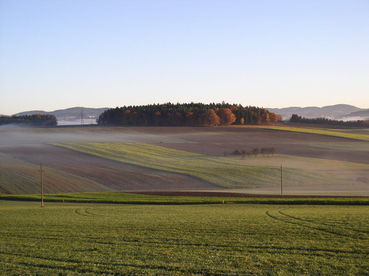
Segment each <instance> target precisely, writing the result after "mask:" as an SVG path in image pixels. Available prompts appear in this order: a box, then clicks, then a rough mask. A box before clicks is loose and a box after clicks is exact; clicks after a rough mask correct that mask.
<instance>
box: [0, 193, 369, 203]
mask: <svg viewBox="0 0 369 276" xmlns="http://www.w3.org/2000/svg"><path fill="white" fill-rule="evenodd" d="M143 193H149V192H142V193H141V194H139V193H63V194H47V195H45V202H68V203H106V204H152V205H192V204H288V205H301V204H306V205H369V197H344V196H335V197H333V196H332V197H327V196H321V197H320V196H279V197H278V196H267V195H251V194H243V195H242V196H241V194H234V195H233V196H231V194H230V193H229V194H228V193H227V196H222V193H214V195H211V192H209V193H205V195H202V193H200V192H199V194H198V195H194V194H193V193H192V195H180V193H179V192H177V195H158V193H159V192H156V194H151V195H150V194H143ZM164 194H165V193H164ZM184 194H185V193H184ZM0 200H12V201H39V200H40V196H39V195H0Z"/></svg>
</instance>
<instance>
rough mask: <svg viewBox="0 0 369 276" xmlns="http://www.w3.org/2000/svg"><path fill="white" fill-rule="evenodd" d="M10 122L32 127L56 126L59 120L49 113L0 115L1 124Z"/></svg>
mask: <svg viewBox="0 0 369 276" xmlns="http://www.w3.org/2000/svg"><path fill="white" fill-rule="evenodd" d="M10 124H12V125H19V126H30V127H55V126H56V125H57V120H56V117H55V116H54V115H49V114H33V115H22V116H0V125H10Z"/></svg>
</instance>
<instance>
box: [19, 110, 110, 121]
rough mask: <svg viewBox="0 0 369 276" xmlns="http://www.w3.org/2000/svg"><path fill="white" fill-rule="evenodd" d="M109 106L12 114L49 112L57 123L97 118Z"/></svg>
mask: <svg viewBox="0 0 369 276" xmlns="http://www.w3.org/2000/svg"><path fill="white" fill-rule="evenodd" d="M107 109H109V108H107V107H102V108H90V107H71V108H66V109H58V110H54V111H43V110H31V111H25V112H20V113H17V114H14V115H15V116H21V115H33V114H50V115H54V116H55V117H56V119H57V120H58V123H59V122H61V121H68V122H73V121H77V120H79V121H80V120H81V118H83V119H90V120H94V119H97V118H99V116H100V114H101V113H103V112H104V111H105V110H107Z"/></svg>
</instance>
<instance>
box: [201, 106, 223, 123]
mask: <svg viewBox="0 0 369 276" xmlns="http://www.w3.org/2000/svg"><path fill="white" fill-rule="evenodd" d="M202 121H203V122H202V123H203V125H206V126H219V125H220V118H219V116H218V115H217V113H216V112H215V110H214V109H212V108H210V109H208V110H206V111H205V113H204V115H203V120H202Z"/></svg>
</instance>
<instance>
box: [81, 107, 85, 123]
mask: <svg viewBox="0 0 369 276" xmlns="http://www.w3.org/2000/svg"><path fill="white" fill-rule="evenodd" d="M84 124H85V122H84V120H83V107H82V108H81V126H83V125H84Z"/></svg>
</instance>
